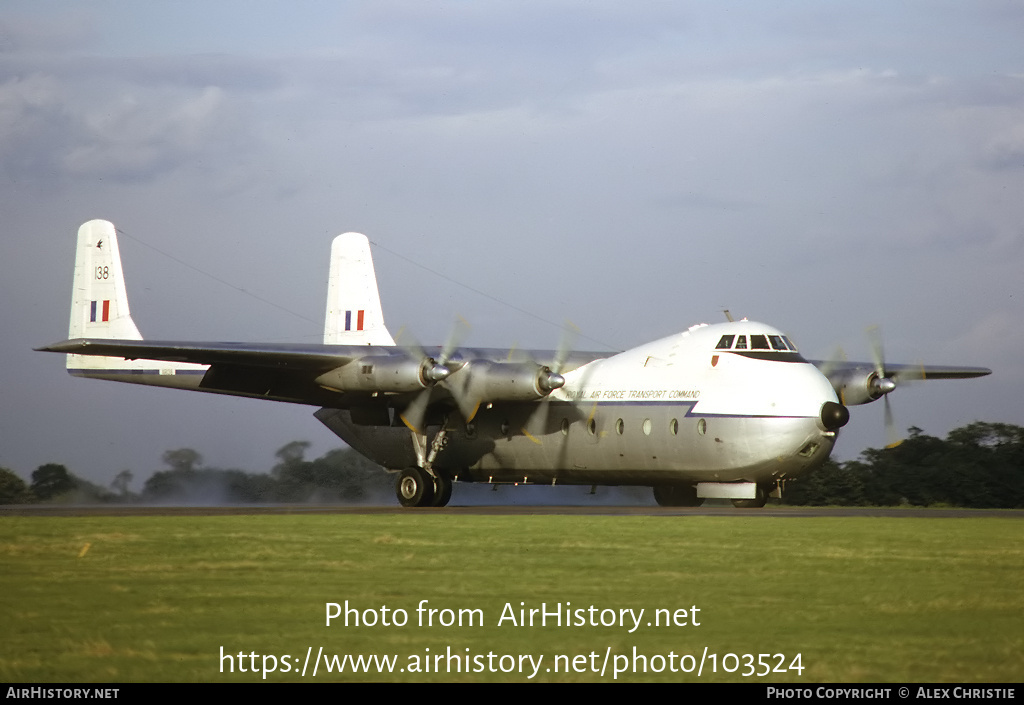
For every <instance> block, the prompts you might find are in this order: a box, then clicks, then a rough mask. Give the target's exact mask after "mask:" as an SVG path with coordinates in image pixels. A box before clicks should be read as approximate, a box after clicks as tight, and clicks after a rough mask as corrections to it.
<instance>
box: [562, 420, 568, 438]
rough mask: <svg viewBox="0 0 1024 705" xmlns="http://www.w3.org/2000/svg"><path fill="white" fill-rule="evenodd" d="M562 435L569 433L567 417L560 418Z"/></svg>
mask: <svg viewBox="0 0 1024 705" xmlns="http://www.w3.org/2000/svg"><path fill="white" fill-rule="evenodd" d="M562 435H563V436H568V435H569V419H562Z"/></svg>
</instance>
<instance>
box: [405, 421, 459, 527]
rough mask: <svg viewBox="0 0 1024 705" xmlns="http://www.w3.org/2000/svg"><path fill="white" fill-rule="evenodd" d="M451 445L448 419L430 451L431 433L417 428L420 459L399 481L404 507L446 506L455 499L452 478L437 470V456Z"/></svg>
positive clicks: (415, 437) (415, 447)
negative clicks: (428, 440) (429, 436)
mask: <svg viewBox="0 0 1024 705" xmlns="http://www.w3.org/2000/svg"><path fill="white" fill-rule="evenodd" d="M447 444H448V420H447V419H445V423H444V424H442V426H441V430H440V431H438V432H437V435H436V436H434V441H433V442H432V443H431V444H430V450H429V452H428V451H427V434H425V433H423V432H421V431H417V430H413V431H412V445H413V450H414V451H415V452H416V462H417V463H418V465H415V466H413V467H411V468H406V469H405V470H403V471H402V472H401V474H400V475H399V476H398V481H397V482H395V494H396V495H398V502H399V503H400V504H401V505H402V506H403V507H444V506H445V505H447V504H448V502H449V500H451V498H452V480H451V478H450V477H448V476H447V475H445V474H444V473H443V472H441V471H439V470H435V469H434V458H436V457H437V454H438V453H439V452H441V450H443V449H444V447H445V446H446V445H447Z"/></svg>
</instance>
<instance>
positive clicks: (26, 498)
mask: <svg viewBox="0 0 1024 705" xmlns="http://www.w3.org/2000/svg"><path fill="white" fill-rule="evenodd" d="M33 499H34V497H33V495H32V492H30V491H29V489H28V483H26V482H25V481H24V480H22V479H21V478H20V477H18V476H17V475H15V474H14V473H13V472H12V471H10V470H8V469H7V468H0V504H28V503H29V502H31V501H32V500H33Z"/></svg>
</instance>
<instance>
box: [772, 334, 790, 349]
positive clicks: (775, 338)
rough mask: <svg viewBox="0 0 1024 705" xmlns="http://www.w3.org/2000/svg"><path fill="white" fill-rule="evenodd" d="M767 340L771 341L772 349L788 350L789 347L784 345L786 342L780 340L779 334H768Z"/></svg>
mask: <svg viewBox="0 0 1024 705" xmlns="http://www.w3.org/2000/svg"><path fill="white" fill-rule="evenodd" d="M768 340H770V341H771V343H772V349H774V350H789V348H787V347H786V344H785V343H784V342H782V336H781V335H769V336H768Z"/></svg>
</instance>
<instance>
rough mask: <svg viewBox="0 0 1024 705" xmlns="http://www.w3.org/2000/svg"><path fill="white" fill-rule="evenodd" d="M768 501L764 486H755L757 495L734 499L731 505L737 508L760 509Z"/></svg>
mask: <svg viewBox="0 0 1024 705" xmlns="http://www.w3.org/2000/svg"><path fill="white" fill-rule="evenodd" d="M767 502H768V493H767V492H765V489H764V487H762V486H761V485H758V486H757V496H755V497H754V498H753V499H734V500H732V506H734V507H736V508H737V509H761V508H762V507H763V506H764V505H765V504H766V503H767Z"/></svg>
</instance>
